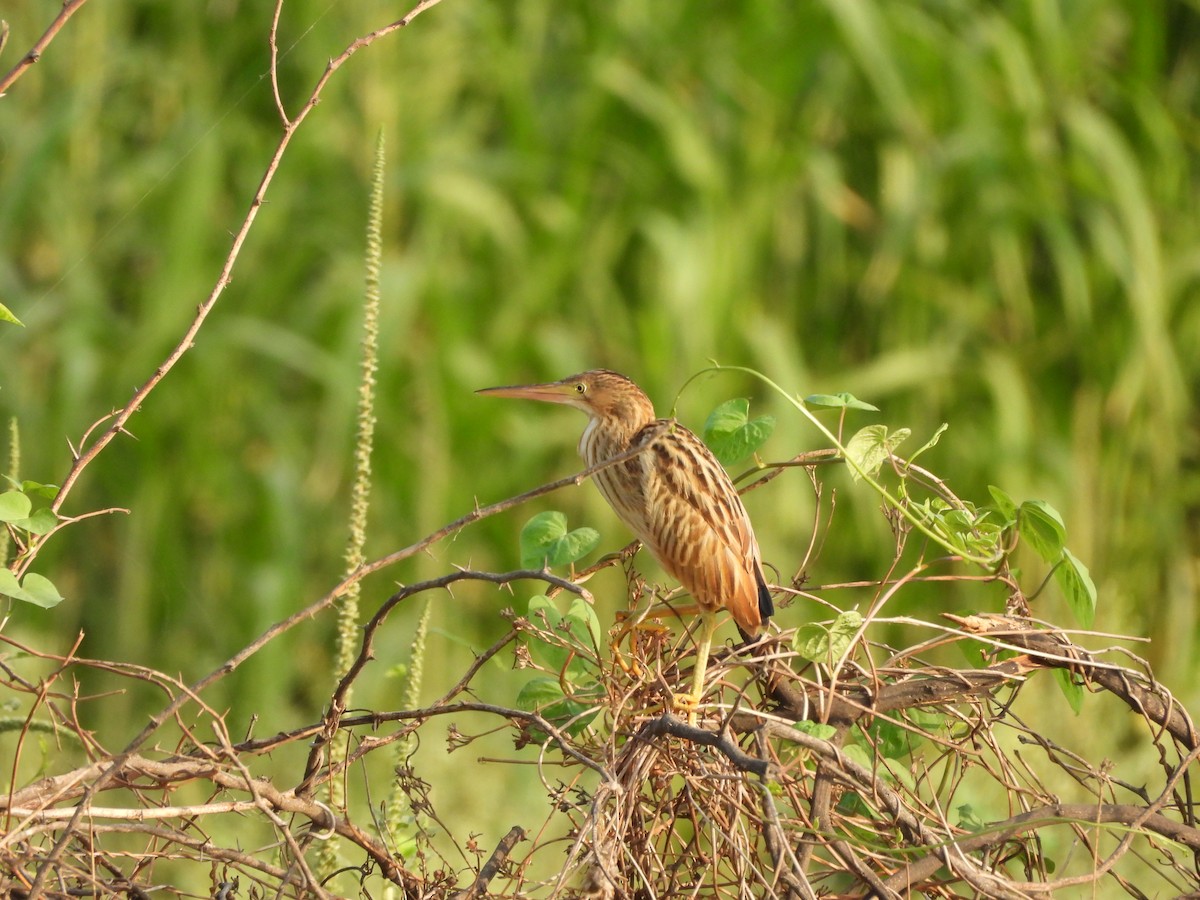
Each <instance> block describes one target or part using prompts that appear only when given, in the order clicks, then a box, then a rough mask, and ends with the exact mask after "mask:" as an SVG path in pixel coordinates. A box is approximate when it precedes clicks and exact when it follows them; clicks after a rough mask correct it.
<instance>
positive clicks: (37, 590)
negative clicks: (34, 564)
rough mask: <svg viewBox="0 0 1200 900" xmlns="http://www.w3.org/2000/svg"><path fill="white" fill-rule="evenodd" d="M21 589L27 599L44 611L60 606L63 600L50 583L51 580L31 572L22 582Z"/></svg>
mask: <svg viewBox="0 0 1200 900" xmlns="http://www.w3.org/2000/svg"><path fill="white" fill-rule="evenodd" d="M21 589H22V590H23V591H24V592H25V594H26V595H27V597H26V598H25V599H27V600H28V601H29V602H30V603H32V604H34V605H35V606H40V607H41V608H42V609H51V608H53V607H55V606H58V604H60V603H62V600H63V598H62V595H61V594H60V593H59V592H58V589H57V588H55V587H54V585H53V584H52V583H51V582H50V579H49V578H44V577H42V576H41V575H38V574H37V573H36V572H30V573H29V574H28V575H26V576H25V580H24V581H22V582H21Z"/></svg>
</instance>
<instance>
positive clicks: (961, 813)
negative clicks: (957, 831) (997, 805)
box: [956, 803, 988, 831]
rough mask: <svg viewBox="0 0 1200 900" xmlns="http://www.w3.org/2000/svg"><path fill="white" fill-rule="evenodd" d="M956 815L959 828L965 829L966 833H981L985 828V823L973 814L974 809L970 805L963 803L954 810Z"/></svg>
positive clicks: (977, 815)
mask: <svg viewBox="0 0 1200 900" xmlns="http://www.w3.org/2000/svg"><path fill="white" fill-rule="evenodd" d="M956 812H957V813H958V824H959V827H961V828H965V829H967V831H983V829H985V828H987V824H988V823H987V822H985V821H983V819H981V818H979V814H978V813H976V812H975V808H974V807H973V806H971V804H970V803H964V804H963V805H962V806H959V807H957V808H956Z"/></svg>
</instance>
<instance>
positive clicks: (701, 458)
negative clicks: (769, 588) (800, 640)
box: [633, 420, 770, 634]
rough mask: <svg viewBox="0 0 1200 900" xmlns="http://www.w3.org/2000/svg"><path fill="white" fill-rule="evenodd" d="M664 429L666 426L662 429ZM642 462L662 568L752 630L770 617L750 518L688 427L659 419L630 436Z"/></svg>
mask: <svg viewBox="0 0 1200 900" xmlns="http://www.w3.org/2000/svg"><path fill="white" fill-rule="evenodd" d="M664 426H665V427H664ZM638 443H644V445H645V447H646V450H645V452H644V453H642V454H640V455H639V456H638V457H637V459H638V460H639V461H640V462H641V470H642V495H643V497H644V498H645V503H646V506H645V509H646V516H645V519H646V521H645V525H644V528H645V531H646V533H645V534H642V535H640V537H641V538H642V540H643V541H644V542H645V543H646V544H647V545H648V547H649V548H650V550H651V551H652V552H653V553H654V555H655V556H656V557H657V558H658V560H659V562H660V563H662V565H663V567H664V568H665V569H666V570H667V571H668V572H669V573H670V574H671V575H672V576H674V577H675V578H677V579H678V580H679V582H680V583H681V584H682V585H683V586H684V587H685V588H686V589H687V590H688V591H689V592H690V593H691V594H692V596H693V597H694V598H695V600H696V602H697V603H698V604H700V606H702V607H704V608H706V609H710V610H712V609H719V608H722V607H724V608H726V609H728V610H729V611H730V613H732V614H733V618H734V620H735V621H736V622H737V623H738V625H739V627H741V628H742V630H743V631H745V632H747V633H749V634H754V633H756V632H757V631H758V629H759V627H760V626H761V625H762V620H763V614H764V613H766V614H769V612H770V606H769V603H768V604H766V606H765V607H764V605H763V604H762V602H761V599H760V586H761V585H763V584H764V582H763V577H762V566H761V561H760V557H759V550H758V542H757V541H756V540H755V538H754V531H753V529H752V528H751V525H750V517H749V516H748V515H747V514H746V508H745V507H744V506H743V505H742V500H741V498H740V497H739V496H738V493H737V489H736V488H735V487H734V486H733V482H732V481H731V480H730V478H729V475H728V474H727V473H726V472H725V470H724V469H723V468H722V467H721V464H720V463H719V462H717V460H716V458H715V457H714V456H713V455H712V453H711V451H709V449H708V448H707V447H706V446H705V445H704V443H703V441H701V440H700V438H698V437H697V436H696V435H695V434H693V433H692V432H691V431H688V430H687V429H686V428H684V427H683V426H681V425H678V424H675V423H671V424H669V425H668V424H666V423H665V422H664V421H663V420H659V421H657V422H654V423H652V424H651V425H648V426H647V427H646V428H644V429H643V430H642V431H641V432H640V433H639V434H638V435H637V436H636V437H635V438H634V440H633V444H635V445H636V444H638Z"/></svg>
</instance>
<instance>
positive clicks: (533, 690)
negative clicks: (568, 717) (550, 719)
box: [517, 675, 566, 712]
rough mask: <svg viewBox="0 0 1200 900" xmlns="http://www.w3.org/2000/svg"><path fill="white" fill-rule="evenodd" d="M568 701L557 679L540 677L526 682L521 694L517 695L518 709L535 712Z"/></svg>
mask: <svg viewBox="0 0 1200 900" xmlns="http://www.w3.org/2000/svg"><path fill="white" fill-rule="evenodd" d="M565 699H566V696H565V695H564V694H563V692H562V687H561V686H560V685H559V683H558V679H557V678H548V677H546V676H545V675H538V676H537V677H536V678H531V679H529V681H527V682H525V686H524V687H523V688H521V692H520V693H519V694H517V708H518V709H524V710H528V711H529V712H534V711H536V710H538V709H541V708H542V707H545V706H549V705H550V704H552V703H559V702H561V701H563V700H565Z"/></svg>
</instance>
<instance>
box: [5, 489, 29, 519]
mask: <svg viewBox="0 0 1200 900" xmlns="http://www.w3.org/2000/svg"><path fill="white" fill-rule="evenodd" d="M31 509H33V503H32V502H31V501H30V500H29V498H28V497H26V496H25V495H24V494H22V493H21V492H20V491H5V492H4V493H2V494H0V522H16V521H18V520H20V519H25V518H28V517H29V511H30V510H31Z"/></svg>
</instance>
